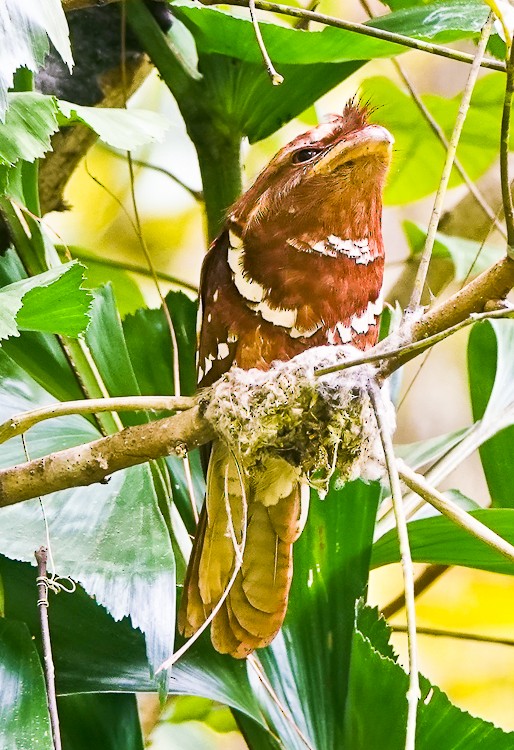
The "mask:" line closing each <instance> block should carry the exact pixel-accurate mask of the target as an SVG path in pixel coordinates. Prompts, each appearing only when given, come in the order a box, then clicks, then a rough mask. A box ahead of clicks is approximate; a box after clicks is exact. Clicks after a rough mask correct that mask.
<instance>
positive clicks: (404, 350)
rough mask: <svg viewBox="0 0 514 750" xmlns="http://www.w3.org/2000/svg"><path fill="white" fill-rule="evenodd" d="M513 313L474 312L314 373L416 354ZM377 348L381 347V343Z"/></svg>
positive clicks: (506, 309)
mask: <svg viewBox="0 0 514 750" xmlns="http://www.w3.org/2000/svg"><path fill="white" fill-rule="evenodd" d="M513 314H514V308H510V307H506V308H502V309H501V310H491V311H490V312H489V311H488V312H484V313H474V314H473V315H471V316H470V317H469V318H466V320H462V321H461V322H460V323H456V324H455V325H454V326H450V328H447V329H446V330H445V331H441V332H440V333H434V335H433V336H427V338H426V339H420V340H419V341H414V342H412V343H409V344H405V346H399V347H397V348H396V349H387V350H386V349H383V350H382V351H378V352H375V353H374V354H368V355H367V356H364V357H358V358H356V359H350V360H348V361H347V362H341V363H340V364H337V365H331V366H330V367H323V368H321V369H319V370H316V372H315V373H314V375H315V376H316V377H317V378H320V377H322V376H323V375H330V374H331V373H333V372H341V371H342V370H348V369H349V368H350V367H358V366H359V365H366V364H370V363H371V362H380V361H382V360H387V359H390V358H391V357H396V356H398V355H401V354H414V353H415V352H418V351H419V352H422V351H424V350H425V349H428V348H429V347H431V346H434V344H437V343H439V342H440V341H443V340H444V339H446V338H448V336H451V335H452V334H453V333H457V331H460V330H461V329H462V328H466V327H467V326H470V325H472V324H473V323H477V322H478V321H480V320H487V319H489V318H505V317H509V316H512V315H513ZM384 341H385V339H384ZM377 348H380V344H379V345H378V347H377Z"/></svg>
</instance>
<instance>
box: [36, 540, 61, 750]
mask: <svg viewBox="0 0 514 750" xmlns="http://www.w3.org/2000/svg"><path fill="white" fill-rule="evenodd" d="M34 554H35V557H36V561H37V590H38V602H37V605H38V608H39V620H40V623H41V640H42V643H43V665H44V674H45V684H46V695H47V702H48V712H49V714H50V726H51V729H52V739H53V745H54V748H55V750H61V748H62V744H61V731H60V727H59V714H58V713H57V696H56V693H55V669H54V661H53V657H52V644H51V641H50V627H49V625H48V585H47V576H46V573H47V569H46V564H47V549H46V547H40V548H39V549H38V550H37V551H36V552H35V553H34Z"/></svg>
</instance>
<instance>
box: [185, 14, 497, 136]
mask: <svg viewBox="0 0 514 750" xmlns="http://www.w3.org/2000/svg"><path fill="white" fill-rule="evenodd" d="M468 5H470V4H468V3H465V2H463V0H460V1H459V2H457V3H455V2H452V3H442V4H440V6H439V5H438V8H437V10H436V11H432V12H431V13H429V12H428V11H427V10H425V9H423V8H422V9H416V10H415V12H413V13H410V14H406V13H404V12H401V13H400V14H398V17H396V14H392V15H391V16H390V17H387V19H380V20H377V21H373V22H370V25H376V26H381V27H384V28H386V27H387V28H390V29H391V30H397V31H401V32H402V33H404V34H407V35H409V34H412V35H416V33H419V34H420V35H421V36H422V37H423V38H427V39H430V38H436V37H437V38H438V39H443V38H444V39H446V38H447V39H453V38H455V37H456V36H460V37H463V36H466V35H470V34H471V35H472V34H475V33H476V32H477V30H479V29H480V28H481V25H482V24H483V20H484V9H485V14H486V15H487V9H486V8H485V6H483V5H481V4H480V5H478V4H471V5H470V7H468ZM173 9H174V14H176V15H177V16H178V17H179V18H180V19H181V20H182V21H183V22H184V24H185V25H186V26H187V27H188V28H189V29H190V30H191V32H192V33H193V36H194V38H195V41H196V46H197V50H198V55H199V69H200V71H201V73H202V75H203V80H202V82H201V90H202V92H203V94H204V95H205V96H206V97H207V98H208V99H212V110H213V112H214V111H215V113H216V120H217V121H220V122H222V123H227V126H228V127H229V129H230V132H233V131H234V128H236V129H237V130H238V131H239V132H240V133H241V134H242V135H246V136H248V138H249V139H250V142H252V143H254V142H255V141H258V140H259V139H262V138H265V137H267V136H268V135H270V134H271V133H273V132H274V131H275V130H277V129H278V128H279V127H280V126H281V125H283V124H284V123H285V122H288V121H289V120H290V119H292V118H293V117H295V116H297V115H299V114H300V113H301V112H302V111H303V110H305V109H307V108H308V107H309V106H311V105H312V104H313V102H315V101H316V100H317V99H319V97H320V96H322V95H323V94H324V93H326V92H327V91H329V90H330V89H331V88H333V87H334V86H335V85H336V84H337V83H339V82H340V81H342V80H344V79H345V78H347V77H348V76H350V75H351V74H352V73H353V72H355V71H356V70H357V69H358V68H359V67H361V65H363V63H364V61H366V60H370V59H374V58H376V57H387V56H391V55H396V54H399V53H400V52H403V51H405V47H401V46H399V45H397V44H393V43H391V42H385V41H382V40H381V39H375V38H373V37H368V36H365V35H363V34H358V33H355V32H350V31H345V30H342V29H336V28H334V27H326V28H324V29H323V30H322V31H303V30H299V29H293V28H290V27H284V26H279V25H277V24H274V23H267V22H262V23H261V24H260V25H261V29H262V34H263V37H264V41H265V44H266V47H267V49H268V51H269V53H270V55H271V59H272V60H273V62H274V63H275V64H276V66H277V69H278V70H279V72H280V73H281V74H282V75H283V76H284V83H283V84H282V85H281V86H279V87H277V86H272V85H271V83H270V80H269V76H268V75H267V73H266V71H265V70H264V66H263V64H262V60H261V55H260V51H259V48H258V46H257V44H256V41H255V34H254V31H253V27H252V25H251V23H250V21H249V20H247V19H245V18H241V17H236V16H233V15H230V14H228V13H226V12H224V11H221V10H218V9H216V8H210V7H209V8H206V7H204V6H199V5H196V4H193V3H191V2H189V0H179V1H178V2H175V3H174V4H173ZM445 29H446V31H445Z"/></svg>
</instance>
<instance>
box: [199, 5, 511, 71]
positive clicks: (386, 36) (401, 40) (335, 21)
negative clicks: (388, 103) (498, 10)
mask: <svg viewBox="0 0 514 750" xmlns="http://www.w3.org/2000/svg"><path fill="white" fill-rule="evenodd" d="M249 3H250V0H225V1H224V2H221V0H215V1H214V2H211V0H202V4H203V5H222V4H223V5H237V6H239V7H242V8H248V6H249ZM255 7H256V8H258V9H259V10H267V11H270V12H271V13H279V14H281V15H284V16H293V18H302V19H305V20H308V21H317V22H318V23H322V24H324V25H325V26H334V27H335V28H337V29H345V30H346V31H354V32H355V33H357V34H364V35H365V36H371V37H374V38H375V39H381V40H382V41H384V42H393V43H394V44H398V45H401V46H403V47H410V48H411V49H415V50H418V51H420V52H428V53H430V54H432V55H439V56H440V57H446V58H448V59H450V60H457V61H458V62H465V63H473V60H474V56H473V55H470V54H468V53H467V52H459V51H457V50H454V49H451V48H450V47H443V46H441V45H440V44H432V43H431V42H423V41H421V40H420V39H414V38H413V37H410V36H405V35H403V34H396V33H394V32H392V31H386V30H385V29H379V28H375V27H374V26H372V25H368V24H363V23H354V22H353V21H345V20H343V19H342V18H335V17H334V16H326V15H324V14H323V13H316V12H315V11H312V10H305V9H303V8H294V7H292V6H290V5H280V4H279V3H271V2H267V0H255ZM399 52H400V50H398V53H399ZM480 65H481V66H482V67H483V68H490V69H491V70H499V71H501V72H502V73H505V69H506V68H505V63H502V62H499V61H498V60H492V59H490V58H486V59H484V60H482V61H481V63H480Z"/></svg>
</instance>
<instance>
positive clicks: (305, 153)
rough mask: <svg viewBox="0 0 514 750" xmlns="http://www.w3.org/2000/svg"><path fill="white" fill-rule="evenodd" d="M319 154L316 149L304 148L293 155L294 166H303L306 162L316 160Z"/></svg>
mask: <svg viewBox="0 0 514 750" xmlns="http://www.w3.org/2000/svg"><path fill="white" fill-rule="evenodd" d="M318 154H319V151H317V150H316V149H315V148H302V149H301V151H296V152H295V153H294V154H293V164H303V162H305V161H310V160H311V159H314V157H315V156H317V155H318Z"/></svg>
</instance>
